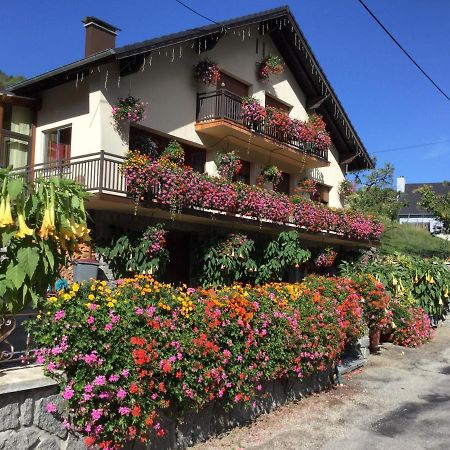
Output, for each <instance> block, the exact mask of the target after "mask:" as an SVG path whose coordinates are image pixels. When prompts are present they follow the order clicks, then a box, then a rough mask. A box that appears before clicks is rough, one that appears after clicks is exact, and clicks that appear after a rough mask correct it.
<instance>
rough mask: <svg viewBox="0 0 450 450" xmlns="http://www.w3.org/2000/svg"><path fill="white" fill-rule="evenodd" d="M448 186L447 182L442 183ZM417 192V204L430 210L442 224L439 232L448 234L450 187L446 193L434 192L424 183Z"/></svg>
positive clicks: (449, 229)
mask: <svg viewBox="0 0 450 450" xmlns="http://www.w3.org/2000/svg"><path fill="white" fill-rule="evenodd" d="M443 184H444V185H445V186H448V185H449V183H448V182H444V183H443ZM417 192H418V193H419V194H420V202H419V205H420V206H422V207H423V208H425V209H427V210H428V211H430V212H431V213H432V214H433V216H434V217H435V218H436V219H437V220H439V221H440V222H441V224H442V226H441V229H440V230H438V232H439V233H444V234H450V189H449V191H448V192H447V193H446V194H442V195H439V194H436V192H434V190H433V188H432V187H431V186H429V185H425V186H423V187H421V188H419V189H417Z"/></svg>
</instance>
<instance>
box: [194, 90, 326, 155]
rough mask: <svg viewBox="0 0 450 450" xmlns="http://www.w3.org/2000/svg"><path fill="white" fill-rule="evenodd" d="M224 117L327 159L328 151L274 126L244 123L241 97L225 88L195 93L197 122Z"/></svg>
mask: <svg viewBox="0 0 450 450" xmlns="http://www.w3.org/2000/svg"><path fill="white" fill-rule="evenodd" d="M219 119H226V120H231V121H232V122H235V123H238V124H241V125H244V126H245V127H247V128H249V129H251V130H252V131H254V132H256V133H261V134H264V135H266V136H269V137H271V138H273V139H276V140H278V141H280V142H282V143H283V144H288V145H290V146H292V147H294V148H296V149H297V150H299V151H302V152H306V153H308V154H310V155H313V156H316V157H317V158H320V159H323V160H325V161H328V151H327V150H319V149H316V148H313V147H307V146H305V145H304V144H303V143H302V142H300V141H299V140H296V139H292V138H290V137H289V136H288V135H287V133H283V132H280V130H278V129H277V128H276V127H275V126H269V125H267V124H261V125H259V126H257V127H255V126H253V125H250V124H249V123H246V121H245V120H244V119H243V117H242V98H241V97H239V96H238V95H236V94H233V93H232V92H229V91H227V90H225V89H221V90H218V91H213V92H205V93H201V94H197V122H204V121H208V120H219Z"/></svg>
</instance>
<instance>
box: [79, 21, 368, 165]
mask: <svg viewBox="0 0 450 450" xmlns="http://www.w3.org/2000/svg"><path fill="white" fill-rule="evenodd" d="M283 30H287V31H289V32H290V39H291V44H293V47H294V48H295V50H296V51H297V52H298V53H299V54H300V56H301V57H302V59H303V60H304V62H305V63H306V64H307V65H308V66H309V71H310V73H311V75H312V77H313V79H314V80H315V81H316V82H317V83H318V86H316V88H317V87H318V88H319V90H320V95H321V96H322V98H324V101H329V102H331V105H332V108H333V109H332V110H333V113H334V117H335V119H336V120H338V121H340V122H341V124H342V126H343V128H344V132H345V138H346V139H347V141H351V142H352V143H353V145H354V147H355V149H356V157H359V158H364V159H365V160H366V161H367V162H368V163H369V164H371V163H372V161H371V160H370V158H369V156H368V155H367V153H366V151H365V150H364V149H363V147H362V144H361V142H360V139H359V137H358V136H357V135H356V132H355V131H354V129H353V126H352V125H351V123H350V122H349V120H348V118H347V116H346V114H345V112H344V110H343V108H342V106H341V105H340V103H339V101H338V99H337V98H336V96H335V94H334V92H333V90H332V88H331V86H330V85H329V83H328V81H327V79H326V78H325V75H324V74H323V71H322V69H321V68H320V66H318V64H317V62H316V61H315V58H314V56H313V55H312V52H311V50H310V49H309V47H308V45H307V44H306V41H305V39H304V37H303V35H302V33H301V32H300V30H299V29H298V26H297V24H295V23H293V22H292V21H291V20H290V19H289V17H287V16H286V15H284V16H280V17H278V18H270V19H267V20H263V21H260V22H256V23H253V24H246V25H244V26H230V27H228V26H226V25H218V26H217V27H215V28H214V29H209V30H205V33H204V34H201V35H196V36H187V37H186V38H185V40H182V39H181V40H178V41H177V42H176V43H168V44H164V43H163V44H161V43H158V42H155V43H154V44H153V45H152V46H149V48H144V49H142V48H137V49H136V50H135V52H134V53H133V52H132V51H131V52H129V53H128V52H127V53H123V54H121V53H120V52H119V53H117V54H116V56H117V58H118V59H119V61H121V60H126V59H129V58H132V57H138V56H139V57H141V58H142V64H141V66H140V68H139V69H137V70H135V71H134V72H139V71H140V72H145V71H146V70H151V68H152V67H154V66H155V61H156V59H157V58H155V56H157V57H160V56H161V55H162V56H164V57H165V58H167V59H168V60H169V61H170V62H171V63H174V62H175V61H176V60H181V59H182V58H183V56H184V55H186V53H187V51H189V50H190V51H191V52H192V53H193V52H195V53H197V54H198V55H202V54H205V53H207V52H208V51H209V50H210V48H209V45H210V44H209V42H211V41H213V40H215V41H216V42H217V41H218V40H219V39H220V38H221V37H222V36H224V35H227V36H230V35H232V36H234V37H235V38H236V39H239V40H240V41H241V42H245V41H246V40H248V39H252V38H253V39H255V40H257V42H258V43H257V44H256V50H257V52H259V39H261V40H262V47H263V48H262V53H263V57H264V56H265V55H264V53H265V52H266V49H267V40H266V39H265V36H266V35H268V36H270V34H271V33H272V32H274V31H283ZM192 53H191V54H192ZM95 71H97V72H99V73H104V82H103V86H104V89H105V90H108V88H109V87H112V85H113V84H116V85H117V87H118V88H120V86H121V82H122V78H123V69H121V70H112V69H111V67H107V68H106V69H104V68H103V67H102V66H100V65H96V64H95V62H94V63H93V66H92V67H90V68H89V69H87V70H86V69H84V70H80V71H79V72H77V73H76V79H75V85H76V87H77V88H78V86H79V85H80V84H82V83H83V81H84V80H85V78H86V76H85V75H86V72H87V73H90V74H93V73H94V72H95ZM130 90H131V78H130Z"/></svg>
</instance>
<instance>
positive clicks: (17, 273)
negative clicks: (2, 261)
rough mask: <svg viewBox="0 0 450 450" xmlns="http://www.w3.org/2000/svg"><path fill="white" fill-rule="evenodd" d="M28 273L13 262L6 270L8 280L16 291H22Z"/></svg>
mask: <svg viewBox="0 0 450 450" xmlns="http://www.w3.org/2000/svg"><path fill="white" fill-rule="evenodd" d="M25 276H26V273H25V271H24V270H22V268H21V267H20V266H19V265H17V264H16V263H15V262H13V261H11V262H10V264H9V265H8V268H7V269H6V279H7V280H10V281H11V282H12V284H13V285H14V287H15V288H16V289H20V287H21V286H22V284H23V282H24V281H25Z"/></svg>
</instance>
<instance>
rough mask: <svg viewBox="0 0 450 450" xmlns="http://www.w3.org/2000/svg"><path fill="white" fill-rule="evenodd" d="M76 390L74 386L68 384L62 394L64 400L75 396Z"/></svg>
mask: <svg viewBox="0 0 450 450" xmlns="http://www.w3.org/2000/svg"><path fill="white" fill-rule="evenodd" d="M74 394H75V392H74V391H73V389H72V386H69V385H68V386H66V387H65V389H64V392H63V393H62V394H61V396H62V398H63V399H64V400H70V399H71V398H72V397H73V396H74Z"/></svg>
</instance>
